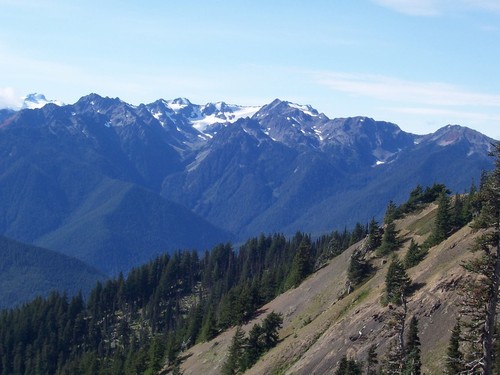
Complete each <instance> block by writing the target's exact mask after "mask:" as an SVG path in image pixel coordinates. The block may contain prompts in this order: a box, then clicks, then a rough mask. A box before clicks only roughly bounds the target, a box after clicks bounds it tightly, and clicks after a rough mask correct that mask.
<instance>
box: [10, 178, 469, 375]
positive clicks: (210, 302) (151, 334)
mask: <svg viewBox="0 0 500 375" xmlns="http://www.w3.org/2000/svg"><path fill="white" fill-rule="evenodd" d="M476 195H477V193H476V189H475V188H474V187H472V188H471V193H470V194H469V195H466V196H459V195H457V196H455V197H454V198H453V199H451V198H450V197H449V196H448V191H447V189H446V187H445V186H444V185H440V184H436V185H434V186H432V187H429V188H425V189H423V188H421V187H420V186H418V187H417V188H415V189H414V190H413V191H412V192H411V194H410V198H409V199H408V201H407V202H405V203H404V204H402V205H400V206H399V207H397V206H395V205H394V204H392V203H391V204H389V206H388V210H387V213H386V218H385V221H386V223H385V225H384V228H385V229H383V228H382V227H380V226H379V225H378V223H377V222H376V221H375V220H374V219H373V220H372V221H371V222H370V224H369V225H364V224H360V223H358V224H356V226H355V227H354V229H353V230H352V231H348V230H344V231H341V232H339V231H334V232H332V233H330V234H328V235H324V236H321V237H319V238H317V239H315V240H314V239H312V238H311V236H310V235H307V234H304V233H300V232H297V233H296V234H295V235H294V236H293V237H291V238H290V239H287V238H286V237H285V236H283V235H281V234H273V235H267V236H266V235H261V236H259V237H256V238H252V239H250V240H248V241H247V242H246V243H244V244H243V245H242V246H241V247H240V248H239V249H238V251H235V250H234V249H233V247H232V246H231V245H230V244H225V245H218V246H216V247H214V248H213V249H212V250H211V251H208V252H206V253H205V255H204V256H201V257H200V256H199V255H198V253H197V252H196V251H182V252H174V253H173V254H170V255H169V254H165V255H162V256H160V257H158V258H156V259H155V260H153V261H151V262H149V263H148V264H146V265H144V266H141V267H138V268H134V269H132V270H131V271H130V273H129V274H128V275H127V277H123V276H122V275H121V274H120V275H119V276H118V277H117V278H114V279H111V280H108V281H106V282H104V283H98V284H97V286H96V287H95V288H94V289H93V290H92V291H91V293H90V295H89V297H88V299H86V300H85V299H84V298H83V297H82V295H81V294H78V295H76V296H74V297H72V298H69V299H68V298H67V297H65V296H63V295H61V294H58V293H53V294H51V295H50V296H49V297H48V298H37V299H35V300H33V301H32V302H30V303H28V304H26V305H24V306H22V307H18V308H15V309H13V310H8V311H7V310H5V311H2V312H1V313H0V374H78V373H82V374H87V373H92V374H124V373H126V374H132V373H148V374H153V373H157V372H158V371H160V370H161V369H168V370H170V371H173V372H174V373H175V372H178V371H179V364H180V362H181V360H182V356H180V355H179V354H180V353H181V352H182V351H184V350H185V349H186V348H188V347H190V346H192V345H194V344H195V343H199V342H203V341H207V340H209V339H212V338H213V337H215V336H217V335H218V334H220V333H221V332H222V331H224V330H226V329H228V328H229V327H231V326H234V325H240V324H243V323H245V322H248V321H249V320H250V319H251V318H253V317H255V316H256V314H258V313H259V312H258V310H259V308H260V307H261V306H263V305H264V304H265V303H266V302H268V301H270V300H272V299H273V298H275V297H276V296H278V295H279V294H281V293H283V292H284V291H286V290H288V289H290V288H294V287H296V286H298V285H299V284H300V283H301V282H302V281H303V280H304V279H305V278H306V277H308V276H309V275H311V274H312V273H313V272H315V271H316V270H318V269H319V268H321V267H322V266H324V265H325V264H326V262H328V261H330V260H331V259H333V258H335V257H336V256H337V255H339V254H341V253H342V252H343V251H344V250H346V249H347V248H348V247H349V246H350V245H352V244H355V243H357V242H359V241H360V240H363V239H365V240H366V241H368V242H369V243H370V245H369V246H368V248H367V250H366V251H371V252H377V251H380V252H383V253H386V251H391V250H390V248H391V246H393V245H394V244H390V243H389V242H390V241H393V240H396V241H397V234H396V235H395V236H390V235H389V234H390V230H388V229H387V228H388V227H390V223H391V222H392V221H393V220H394V219H396V218H399V217H401V216H403V215H405V214H407V213H409V212H413V211H415V210H419V209H421V208H422V207H424V206H425V205H426V204H428V203H430V202H434V201H438V202H439V205H440V206H441V205H442V204H443V205H444V204H445V203H443V202H445V201H446V204H447V205H448V208H447V209H446V213H445V214H446V215H451V216H448V218H447V219H446V220H445V221H446V222H447V223H452V224H442V223H441V224H440V223H439V221H437V224H436V230H435V232H434V233H435V235H433V236H432V238H433V240H432V242H430V243H429V244H428V246H432V244H433V243H436V241H441V240H442V239H443V238H442V237H440V236H441V235H442V234H444V236H445V237H446V236H448V235H449V234H450V233H452V232H453V231H455V230H457V229H458V228H459V227H461V226H463V225H465V224H466V223H468V222H469V220H470V219H471V217H472V216H473V215H474V213H475V212H476V211H477V209H478V206H477V204H476V203H475V202H477V200H476ZM452 207H453V208H452ZM443 225H445V227H442V226H443ZM388 233H389V234H388ZM380 248H382V249H384V248H387V249H389V250H380ZM422 254H423V255H422ZM419 256H420V257H424V256H425V253H420V255H419ZM352 259H353V262H354V263H356V262H357V264H354V265H351V266H350V269H349V278H350V279H351V281H352V286H351V287H353V288H354V287H356V285H358V284H359V283H360V282H362V281H363V279H365V278H366V277H369V275H370V269H369V267H366V263H365V264H364V265H363V259H362V257H357V258H356V257H355V256H353V258H352ZM333 261H335V260H333ZM412 261H413V262H415V260H412ZM417 261H418V260H417ZM279 319H281V318H280V317H279V316H278V315H276V316H272V315H271V317H270V318H269V321H270V322H268V323H265V324H272V328H269V329H270V331H269V332H271V333H270V334H271V335H272V337H273V340H274V341H273V342H274V343H275V342H276V340H277V336H276V335H277V329H278V328H279V327H280V324H281V323H280V320H279ZM265 324H264V323H263V325H262V326H258V327H257V326H256V328H255V331H256V332H257V333H255V332H254V333H253V334H254V335H260V334H264V333H263V332H266V327H267V326H266V325H265ZM240 336H241V337H240V339H241V340H250V338H251V337H252V336H249V338H245V337H244V336H242V335H241V334H240ZM258 337H259V336H257V339H256V340H257V341H256V342H258V341H259V340H258ZM254 339H255V337H254ZM243 342H245V343H247V344H245V345H248V342H247V341H243ZM269 347H270V346H259V348H260V349H259V350H261V351H260V352H259V353H260V354H259V355H261V354H262V350H264V351H265V350H267V349H268V348H269ZM248 353H250V352H248ZM254 354H255V353H254ZM248 355H250V354H248ZM229 358H231V356H230V357H229ZM233 358H234V356H233ZM252 358H253V359H252V361H253V362H252V361H250V362H247V364H246V365H245V366H247V367H248V366H250V365H251V363H254V362H255V361H256V358H258V357H255V355H254V356H253V357H252ZM231 366H232V367H231ZM238 366H239V365H238V364H231V363H229V364H226V365H225V368H232V369H233V370H234V371H237V369H238ZM241 366H243V365H241Z"/></svg>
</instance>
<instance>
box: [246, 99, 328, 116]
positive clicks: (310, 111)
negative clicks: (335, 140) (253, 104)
mask: <svg viewBox="0 0 500 375" xmlns="http://www.w3.org/2000/svg"><path fill="white" fill-rule="evenodd" d="M299 112H300V113H302V114H306V115H308V116H320V113H319V112H318V111H317V110H316V109H314V108H313V107H311V106H310V105H308V104H307V105H302V104H297V103H292V102H288V101H284V100H281V99H274V100H273V101H272V102H271V103H269V104H266V105H265V106H263V107H262V108H261V109H260V110H259V111H258V112H257V113H256V114H255V117H256V118H260V117H265V116H269V115H271V114H279V115H286V114H291V113H299ZM321 115H322V116H324V115H323V114H321Z"/></svg>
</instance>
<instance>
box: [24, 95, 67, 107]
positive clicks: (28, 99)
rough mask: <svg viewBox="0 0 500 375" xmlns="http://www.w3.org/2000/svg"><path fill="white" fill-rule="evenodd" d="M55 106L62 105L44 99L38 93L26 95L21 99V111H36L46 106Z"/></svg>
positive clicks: (57, 101)
mask: <svg viewBox="0 0 500 375" xmlns="http://www.w3.org/2000/svg"><path fill="white" fill-rule="evenodd" d="M49 103H52V104H55V105H58V106H62V105H64V103H63V102H61V101H59V100H49V99H47V98H46V97H45V95H43V94H39V93H32V94H28V95H26V96H25V97H24V99H23V105H22V107H21V109H36V108H42V107H43V106H44V105H46V104H49Z"/></svg>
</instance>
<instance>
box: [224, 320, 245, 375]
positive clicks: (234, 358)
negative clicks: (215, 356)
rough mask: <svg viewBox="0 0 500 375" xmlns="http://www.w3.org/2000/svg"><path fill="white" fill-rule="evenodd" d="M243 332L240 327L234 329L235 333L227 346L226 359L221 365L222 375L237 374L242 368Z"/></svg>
mask: <svg viewBox="0 0 500 375" xmlns="http://www.w3.org/2000/svg"><path fill="white" fill-rule="evenodd" d="M245 342H246V340H245V332H244V331H243V329H242V328H241V326H238V327H236V332H235V333H234V336H233V338H232V340H231V345H230V346H229V352H228V357H227V359H226V361H225V362H224V364H223V365H222V369H221V373H222V375H234V374H238V373H239V372H240V371H241V369H242V368H244V366H245V364H244V346H245Z"/></svg>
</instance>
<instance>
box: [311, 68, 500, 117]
mask: <svg viewBox="0 0 500 375" xmlns="http://www.w3.org/2000/svg"><path fill="white" fill-rule="evenodd" d="M317 82H318V83H320V84H322V85H325V86H327V87H330V88H331V89H334V90H336V91H341V92H344V93H348V94H351V95H356V96H365V97H369V98H373V99H378V100H384V101H391V102H399V103H413V104H426V105H433V106H481V107H493V108H498V109H500V95H495V94H485V93H477V92H470V91H467V90H464V89H463V88H461V87H459V86H456V85H451V84H447V83H440V82H417V81H406V80H400V79H397V78H392V77H386V76H379V75H368V74H346V73H323V74H320V75H319V76H318V77H317Z"/></svg>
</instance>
